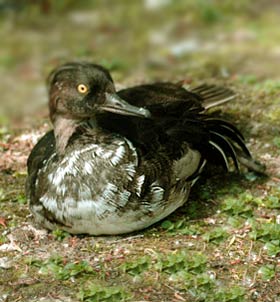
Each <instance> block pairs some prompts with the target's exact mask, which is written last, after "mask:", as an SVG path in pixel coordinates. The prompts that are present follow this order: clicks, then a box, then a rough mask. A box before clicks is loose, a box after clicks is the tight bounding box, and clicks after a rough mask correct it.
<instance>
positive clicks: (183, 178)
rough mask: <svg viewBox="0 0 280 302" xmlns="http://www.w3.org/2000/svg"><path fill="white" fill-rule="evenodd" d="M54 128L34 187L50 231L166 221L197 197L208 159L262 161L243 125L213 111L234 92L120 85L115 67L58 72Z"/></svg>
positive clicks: (131, 227)
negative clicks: (253, 153)
mask: <svg viewBox="0 0 280 302" xmlns="http://www.w3.org/2000/svg"><path fill="white" fill-rule="evenodd" d="M48 82H49V110H50V119H51V121H52V123H53V126H54V129H53V130H52V131H50V132H48V133H46V134H45V135H44V136H43V137H42V138H41V139H40V141H39V142H38V143H37V145H36V146H35V147H34V149H33V150H32V152H31V154H30V156H29V158H28V163H27V165H28V178H27V182H26V192H27V196H28V199H29V205H30V210H31V212H32V213H33V215H34V217H35V220H36V222H38V223H40V224H41V225H43V226H44V227H46V228H48V229H56V228H61V229H64V230H66V231H68V232H70V233H73V234H78V233H87V234H93V235H101V234H122V233H127V232H132V231H136V230H140V229H143V228H146V227H148V226H150V225H152V224H153V223H155V222H157V221H159V220H161V219H163V218H164V217H166V216H167V215H169V214H170V213H172V212H173V211H174V210H176V209H177V208H178V207H180V206H182V205H183V204H184V203H185V201H186V200H187V198H188V195H189V192H190V189H191V187H192V185H193V184H194V183H195V181H196V179H197V178H198V177H199V175H200V173H201V172H202V170H203V168H204V166H205V164H206V163H214V164H216V165H222V166H224V167H225V168H226V169H228V167H229V159H230V158H231V159H232V162H233V163H234V165H235V167H236V168H237V169H239V164H240V163H242V164H245V165H247V166H249V167H250V168H251V169H253V170H257V171H258V170H259V167H258V165H257V164H255V162H254V161H253V160H252V158H251V155H250V153H249V151H248V149H247V148H246V146H245V144H244V138H243V136H242V135H241V133H240V132H239V131H238V130H237V129H236V128H235V127H234V126H233V125H232V124H230V123H229V122H227V121H224V120H221V119H218V118H215V117H213V116H211V115H209V114H208V115H207V114H205V111H206V109H208V108H210V107H212V106H214V105H218V104H221V103H223V102H226V101H228V100H230V99H232V98H234V94H233V92H232V91H231V90H229V89H225V88H219V87H216V86H209V85H202V86H199V87H197V88H195V89H193V90H191V91H187V90H186V89H184V88H183V87H182V86H181V85H179V84H172V83H155V84H151V85H140V86H135V87H132V88H128V89H124V90H121V91H119V92H117V93H116V91H115V87H114V84H113V80H112V78H111V76H110V74H109V72H108V71H107V70H106V69H105V68H103V67H101V66H99V65H95V64H89V63H68V64H64V65H62V66H60V67H58V68H57V69H55V70H54V71H53V72H52V73H51V74H50V76H49V80H48Z"/></svg>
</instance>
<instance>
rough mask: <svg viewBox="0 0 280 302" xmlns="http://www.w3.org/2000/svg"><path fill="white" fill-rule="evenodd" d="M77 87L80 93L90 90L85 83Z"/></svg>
mask: <svg viewBox="0 0 280 302" xmlns="http://www.w3.org/2000/svg"><path fill="white" fill-rule="evenodd" d="M77 89H78V91H79V92H80V93H86V92H87V91H88V88H87V86H86V85H85V84H79V85H78V87H77Z"/></svg>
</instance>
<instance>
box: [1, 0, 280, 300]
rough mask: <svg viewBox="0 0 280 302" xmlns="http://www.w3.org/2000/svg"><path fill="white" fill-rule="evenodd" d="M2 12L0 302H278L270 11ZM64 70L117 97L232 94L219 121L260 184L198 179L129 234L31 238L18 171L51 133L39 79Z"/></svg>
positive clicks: (277, 163) (245, 175) (260, 4)
mask: <svg viewBox="0 0 280 302" xmlns="http://www.w3.org/2000/svg"><path fill="white" fill-rule="evenodd" d="M6 2H7V1H2V2H1V3H0V4H1V6H0V9H1V11H0V23H1V24H0V26H1V32H0V39H1V48H0V76H1V83H0V88H1V108H0V140H1V142H0V152H1V158H0V169H1V172H0V207H1V211H0V230H1V235H0V272H1V274H0V301H3V302H4V301H5V302H6V301H34V302H35V301H57V302H58V301H166V302H170V301H174V302H175V301H194V302H196V301H210V302H211V301H213V302H214V301H215V302H216V301H217V302H220V301H224V302H227V301H234V302H241V301H265V302H270V301H273V302H276V301H280V281H279V280H280V279H279V277H280V261H279V254H280V213H279V209H280V186H279V185H280V151H279V150H280V109H279V108H280V107H279V104H278V103H279V98H280V75H279V70H280V44H279V41H280V31H279V28H278V27H277V26H276V25H277V24H278V23H279V13H280V6H279V4H278V1H249V0H248V1H246V0H244V1H241V0H240V1H232V2H231V1H224V2H222V4H221V3H220V4H216V2H214V1H213V2H210V1H203V0H200V1H194V0H193V1H192V0H190V1H183V0H178V1H176V2H175V1H174V2H175V4H174V3H173V2H172V1H168V0H165V1H163V0H161V1H147V0H146V1H115V2H113V1H112V2H110V3H109V1H104V2H102V1H96V2H94V4H88V6H87V7H84V6H83V7H75V8H72V7H71V5H72V4H73V3H74V1H72V2H71V1H70V0H68V1H64V2H63V3H64V4H65V5H61V6H59V5H58V4H56V2H55V1H45V2H44V3H47V2H50V3H51V6H50V7H49V8H48V9H45V8H43V7H40V6H38V5H36V4H32V2H31V1H30V2H29V4H28V5H27V7H20V8H18V7H16V5H14V6H13V5H10V6H8V5H7V6H5V5H4V4H5V3H6ZM3 3H4V4H3ZM7 3H8V2H7ZM11 3H16V2H13V1H11ZM33 3H36V1H33ZM60 3H62V1H61V2H60ZM88 3H91V1H88ZM66 4H67V5H66ZM76 59H82V60H90V61H94V62H96V63H101V64H103V65H105V66H106V67H108V68H109V69H110V70H111V72H112V75H113V77H114V79H115V82H116V86H117V87H118V88H121V87H126V86H130V85H133V84H137V83H146V82H150V81H156V80H163V81H166V80H172V81H175V82H176V81H180V80H183V81H184V83H185V84H186V85H191V86H195V85H197V84H200V83H203V82H207V83H215V84H219V85H227V86H229V87H231V88H232V89H234V90H235V91H236V92H237V93H238V95H239V97H238V98H237V100H236V101H234V102H231V103H229V104H226V105H224V106H223V107H222V108H220V109H219V110H220V111H221V112H220V114H221V115H223V116H224V117H226V118H228V119H229V120H231V121H232V122H234V123H235V124H236V125H237V126H238V128H239V129H240V130H241V131H242V132H243V133H244V136H245V137H246V141H247V145H248V147H249V148H250V150H251V152H252V154H253V156H254V157H255V158H256V159H257V160H258V161H260V162H262V163H264V164H265V165H266V166H267V175H268V176H267V177H263V176H262V177H261V176H259V175H256V174H254V173H252V172H249V171H246V170H244V171H242V173H241V174H237V173H234V172H233V173H229V174H227V175H225V174H223V173H221V174H218V173H216V174H214V175H212V177H211V178H210V179H209V178H203V179H201V180H200V181H199V182H198V183H197V184H196V187H195V188H194V190H193V192H192V194H191V196H190V200H189V201H188V202H187V203H186V204H185V205H184V206H183V207H182V208H181V209H179V210H178V211H176V212H175V213H174V214H172V215H171V216H170V217H168V218H167V219H165V220H164V221H161V222H160V223H158V224H156V225H154V226H152V227H151V228H149V229H146V230H143V231H141V232H137V233H134V234H129V235H125V236H115V237H110V236H107V237H92V236H71V235H69V234H67V233H65V232H63V231H61V230H56V231H54V232H51V233H49V232H47V231H46V230H43V229H40V228H39V227H38V226H36V225H35V224H34V223H33V220H32V216H31V215H30V214H29V210H28V204H27V200H26V198H25V193H24V182H25V178H26V164H25V162H26V159H27V156H28V154H29V152H30V150H31V148H32V147H33V146H34V144H35V143H36V141H37V140H38V138H39V137H40V136H41V135H42V134H43V133H44V132H45V131H47V129H49V128H50V127H51V125H50V123H49V121H48V110H47V94H46V90H45V78H46V76H47V74H48V73H49V71H50V70H51V69H52V68H54V67H55V66H57V64H59V63H61V62H65V61H69V60H76Z"/></svg>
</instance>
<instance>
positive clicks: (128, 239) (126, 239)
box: [110, 235, 144, 243]
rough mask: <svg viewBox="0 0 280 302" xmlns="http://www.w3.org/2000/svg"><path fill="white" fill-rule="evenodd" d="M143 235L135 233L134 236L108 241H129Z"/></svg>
mask: <svg viewBox="0 0 280 302" xmlns="http://www.w3.org/2000/svg"><path fill="white" fill-rule="evenodd" d="M143 237H144V235H135V236H130V237H126V238H121V239H118V240H114V241H110V243H119V242H122V241H130V240H135V239H138V238H143Z"/></svg>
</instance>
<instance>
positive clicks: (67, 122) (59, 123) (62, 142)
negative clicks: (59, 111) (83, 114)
mask: <svg viewBox="0 0 280 302" xmlns="http://www.w3.org/2000/svg"><path fill="white" fill-rule="evenodd" d="M79 124H80V123H79V121H77V120H74V119H69V118H65V117H61V116H59V117H57V118H56V119H55V121H54V135H55V141H56V151H57V153H58V154H59V155H61V154H63V153H64V151H65V149H66V146H67V144H68V142H69V139H70V137H71V136H72V134H73V133H74V132H75V130H76V129H77V127H78V126H79Z"/></svg>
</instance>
